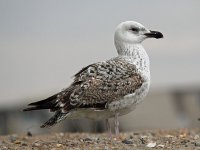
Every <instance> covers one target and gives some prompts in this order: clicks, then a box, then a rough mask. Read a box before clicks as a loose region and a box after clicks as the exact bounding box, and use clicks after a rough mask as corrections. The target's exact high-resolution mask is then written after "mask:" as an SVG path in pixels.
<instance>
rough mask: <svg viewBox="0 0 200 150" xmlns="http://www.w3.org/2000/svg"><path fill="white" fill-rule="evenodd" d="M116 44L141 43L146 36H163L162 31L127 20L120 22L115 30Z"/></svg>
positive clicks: (117, 45) (117, 46)
mask: <svg viewBox="0 0 200 150" xmlns="http://www.w3.org/2000/svg"><path fill="white" fill-rule="evenodd" d="M114 38H115V46H116V48H117V49H118V48H119V46H121V45H124V44H129V45H130V44H132V45H134V44H140V43H141V42H142V41H144V40H145V39H146V38H157V39H158V38H163V35H162V33H160V32H157V31H151V30H149V29H147V28H145V27H144V26H143V25H142V24H140V23H138V22H135V21H125V22H122V23H120V24H119V25H118V26H117V28H116V30H115V37H114Z"/></svg>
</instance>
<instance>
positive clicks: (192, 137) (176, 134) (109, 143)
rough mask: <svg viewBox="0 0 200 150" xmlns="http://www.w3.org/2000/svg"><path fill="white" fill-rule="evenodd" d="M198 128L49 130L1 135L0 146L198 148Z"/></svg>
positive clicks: (138, 149) (123, 149) (125, 149)
mask: <svg viewBox="0 0 200 150" xmlns="http://www.w3.org/2000/svg"><path fill="white" fill-rule="evenodd" d="M199 136H200V129H193V130H189V129H179V130H145V131H136V132H128V133H120V135H119V136H118V137H115V136H113V137H112V138H109V137H108V135H107V134H105V133H103V134H94V133H52V134H48V135H35V134H34V135H32V133H31V136H30V134H26V135H17V134H13V135H8V136H0V149H1V150H4V149H5V150H6V149H15V150H21V149H24V150H40V149H51V150H62V149H67V150H74V149H75V150H83V149H87V150H93V149H95V150H120V149H121V150H130V149H131V150H151V149H152V150H153V149H162V150H165V149H166V150H191V149H192V150H200V138H199Z"/></svg>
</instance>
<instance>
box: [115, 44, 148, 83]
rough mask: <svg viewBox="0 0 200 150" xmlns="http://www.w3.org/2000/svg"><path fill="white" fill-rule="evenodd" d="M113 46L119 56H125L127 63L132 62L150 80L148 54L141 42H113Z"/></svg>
mask: <svg viewBox="0 0 200 150" xmlns="http://www.w3.org/2000/svg"><path fill="white" fill-rule="evenodd" d="M115 46H116V49H117V52H118V54H119V56H120V57H126V58H127V59H126V61H128V63H131V64H134V65H135V66H136V67H137V68H138V70H139V71H140V72H141V73H142V74H145V76H144V77H147V79H148V80H150V70H149V56H148V55H147V53H146V51H145V49H144V48H143V46H142V45H141V44H133V43H132V44H129V43H115Z"/></svg>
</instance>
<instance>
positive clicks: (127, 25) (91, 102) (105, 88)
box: [24, 21, 163, 134]
mask: <svg viewBox="0 0 200 150" xmlns="http://www.w3.org/2000/svg"><path fill="white" fill-rule="evenodd" d="M162 37H163V35H162V33H160V32H157V31H151V30H149V29H147V28H145V27H144V26H143V25H141V24H140V23H138V22H135V21H126V22H122V23H120V24H119V25H118V26H117V28H116V30H115V35H114V42H115V47H116V49H117V52H118V56H117V57H115V58H112V59H110V60H107V61H103V62H98V63H94V64H91V65H89V66H87V67H85V68H83V69H82V70H80V71H79V72H78V73H77V74H75V76H74V81H73V83H72V84H71V85H70V86H69V87H68V88H66V89H64V90H62V91H61V92H59V93H57V94H55V95H53V96H51V97H49V98H47V99H44V100H41V101H38V102H34V103H31V104H29V106H30V107H29V108H26V109H24V111H30V110H40V109H50V111H51V112H55V114H54V116H52V117H51V118H50V119H49V120H48V121H47V122H46V123H44V124H43V125H42V126H41V127H42V128H44V127H50V126H53V125H55V124H56V123H58V122H60V121H61V120H63V119H64V118H71V119H75V118H82V117H85V118H90V119H97V120H98V119H106V124H107V128H108V130H109V132H110V133H111V128H110V125H109V120H108V119H109V118H112V117H114V118H115V119H114V124H115V133H116V134H118V133H119V121H118V117H119V116H121V115H125V114H127V113H129V112H131V111H132V110H133V109H134V108H135V106H136V105H137V104H138V103H140V102H141V101H142V100H143V98H144V97H145V96H146V95H147V92H148V90H149V85H150V70H149V57H148V55H147V53H146V51H145V49H144V48H143V46H142V45H141V42H142V41H144V40H145V39H146V38H156V39H158V38H162Z"/></svg>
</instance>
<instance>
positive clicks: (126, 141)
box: [122, 139, 133, 144]
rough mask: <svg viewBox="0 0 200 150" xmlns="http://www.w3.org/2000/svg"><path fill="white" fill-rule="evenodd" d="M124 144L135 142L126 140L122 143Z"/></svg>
mask: <svg viewBox="0 0 200 150" xmlns="http://www.w3.org/2000/svg"><path fill="white" fill-rule="evenodd" d="M122 143H124V144H133V141H131V140H127V139H125V140H123V141H122Z"/></svg>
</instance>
